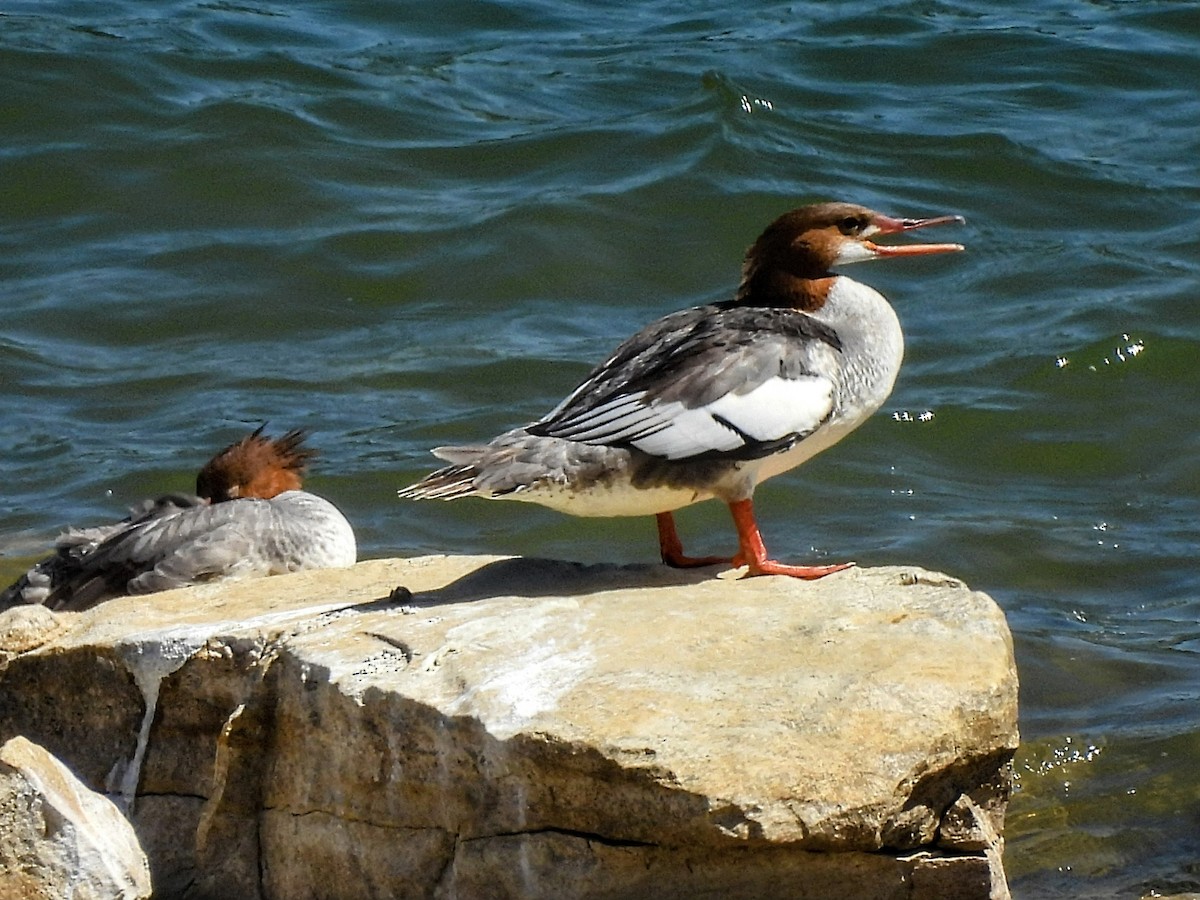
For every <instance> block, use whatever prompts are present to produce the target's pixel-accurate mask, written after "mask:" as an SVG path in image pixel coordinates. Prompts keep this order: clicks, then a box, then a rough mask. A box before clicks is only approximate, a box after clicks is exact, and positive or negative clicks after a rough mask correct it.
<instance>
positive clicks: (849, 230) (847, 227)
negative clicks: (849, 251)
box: [838, 216, 867, 237]
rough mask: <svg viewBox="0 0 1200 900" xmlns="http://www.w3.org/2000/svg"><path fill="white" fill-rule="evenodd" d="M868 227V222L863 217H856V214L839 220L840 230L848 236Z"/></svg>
mask: <svg viewBox="0 0 1200 900" xmlns="http://www.w3.org/2000/svg"><path fill="white" fill-rule="evenodd" d="M866 227H867V223H866V222H864V221H863V220H862V219H856V218H854V216H846V218H844V219H842V221H840V222H838V230H839V231H840V232H841V233H842V234H844V235H846V236H847V237H850V236H852V235H856V234H858V233H859V232H860V231H862V230H863V229H864V228H866Z"/></svg>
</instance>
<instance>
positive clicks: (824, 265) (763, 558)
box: [399, 203, 965, 579]
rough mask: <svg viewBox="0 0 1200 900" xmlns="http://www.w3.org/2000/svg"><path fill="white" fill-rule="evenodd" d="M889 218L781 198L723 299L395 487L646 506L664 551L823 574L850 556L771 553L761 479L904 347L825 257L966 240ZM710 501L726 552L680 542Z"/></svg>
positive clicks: (838, 430)
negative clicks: (932, 237)
mask: <svg viewBox="0 0 1200 900" xmlns="http://www.w3.org/2000/svg"><path fill="white" fill-rule="evenodd" d="M964 221H965V220H964V219H963V218H962V217H961V216H938V217H936V218H926V219H895V218H891V217H889V216H885V215H881V214H880V213H877V212H874V211H872V210H870V209H866V208H864V207H862V206H856V205H853V204H848V203H821V204H816V205H812V206H803V207H800V208H799V209H794V210H792V211H791V212H788V213H785V214H784V215H782V216H780V217H779V218H778V219H776V220H775V221H774V222H772V223H771V224H770V225H769V226H767V229H766V230H765V231H764V232H763V233H762V235H761V236H759V238H758V240H757V241H755V243H754V244H753V246H751V247H750V249H749V250H748V251H747V252H746V257H745V262H744V264H743V267H742V277H741V283H740V285H739V287H738V289H737V293H736V295H735V296H734V298H733V299H732V300H729V301H725V302H722V303H715V304H709V305H706V306H699V307H696V308H694V309H687V310H682V311H680V312H676V313H672V314H671V315H668V316H665V317H664V318H662V319H659V320H658V321H657V322H654V323H653V324H651V325H649V326H647V327H646V328H644V329H642V330H641V331H639V332H638V333H637V334H635V335H634V336H633V337H631V338H629V339H628V340H627V341H625V343H623V344H621V345H620V346H619V347H618V348H617V349H616V351H615V352H614V353H613V355H612V356H611V357H609V358H608V359H607V360H606V361H605V362H603V363H601V364H600V366H598V367H597V368H596V369H595V370H594V371H593V372H592V373H591V374H590V375H589V376H588V377H587V378H586V379H585V380H584V381H583V383H582V384H580V385H579V386H578V387H577V388H576V389H575V390H574V391H573V392H572V393H571V394H570V395H569V396H568V397H567V398H566V399H565V400H563V402H562V403H560V404H559V405H558V406H556V407H555V408H554V409H553V410H552V411H551V412H550V413H548V414H547V415H546V416H544V417H543V418H541V419H539V420H538V421H537V422H534V423H533V424H531V425H527V426H525V427H523V428H515V429H513V430H512V431H509V432H506V433H504V434H502V435H500V436H499V437H497V438H495V439H493V440H492V441H491V442H490V443H488V444H486V445H478V446H464V447H438V448H436V449H435V450H434V451H433V453H434V455H436V456H437V457H439V458H441V459H443V460H446V461H447V462H449V463H451V464H452V465H449V466H446V467H444V468H441V469H438V470H437V471H436V472H433V473H432V474H430V475H428V476H426V477H425V478H423V479H421V480H420V481H418V482H417V483H415V484H412V485H409V486H408V487H406V488H403V489H402V490H400V491H399V494H400V496H401V497H409V498H415V499H443V500H452V499H455V498H458V497H465V496H469V495H476V496H481V497H487V498H490V499H503V500H525V501H529V502H532V503H539V504H542V505H543V506H548V507H550V508H552V509H556V510H560V511H562V512H566V513H571V514H573V515H578V516H637V515H653V516H655V517H656V520H657V524H658V538H659V549H660V552H661V555H662V559H663V562H665V563H666V564H668V565H671V566H680V567H685V566H703V565H712V564H716V563H729V562H731V563H732V564H733V565H734V566H735V567H739V566H746V567H747V572H746V575H791V576H795V577H798V578H809V579H812V578H820V577H822V576H824V575H828V574H830V573H831V572H837V571H839V570H841V569H845V568H848V567H849V566H851V565H853V563H839V564H834V565H822V566H797V565H785V564H782V563H779V562H776V561H775V560H773V559H769V558H768V556H767V551H766V548H765V547H764V545H763V540H762V536H761V535H760V534H759V530H758V525H757V522H756V521H755V517H754V507H753V500H752V498H753V495H754V488H755V485H757V484H758V482H760V481H764V480H766V479H767V478H770V477H772V476H774V475H778V474H779V473H780V472H786V471H787V470H789V469H791V468H793V467H795V466H798V465H800V464H801V463H802V462H804V461H806V460H807V459H809V458H810V457H812V456H813V455H814V454H816V453H819V452H820V451H821V450H824V449H825V448H827V447H830V446H832V445H833V444H835V443H836V442H837V441H839V440H841V439H842V438H843V437H845V436H846V435H847V434H849V433H850V432H851V431H853V430H854V429H855V428H857V427H858V426H859V425H861V424H862V423H863V422H864V421H866V419H867V418H868V417H869V416H870V415H871V414H872V413H873V412H874V411H875V410H877V409H878V408H879V407H880V405H881V404H882V403H883V401H884V400H885V399H886V398H887V396H888V394H890V393H891V391H892V385H893V384H894V383H895V381H896V375H897V373H898V372H899V371H900V361H901V358H902V356H903V352H904V335H903V333H902V332H901V330H900V322H899V320H898V319H897V318H896V313H895V312H894V311H893V309H892V307H891V306H890V305H889V304H888V302H887V300H886V299H884V297H883V296H882V295H881V294H879V293H878V292H877V291H875V290H873V289H872V288H869V287H867V286H866V285H863V284H859V283H858V282H857V281H853V280H851V279H850V278H847V277H846V276H844V275H836V274H834V273H833V272H831V271H830V269H831V267H833V266H837V265H844V264H846V263H854V262H862V261H864V260H869V259H888V258H891V257H897V256H924V255H928V254H932V253H946V252H950V251H955V250H961V249H963V248H962V245H961V244H910V245H904V246H884V245H880V244H876V243H874V242H873V240H872V239H873V238H876V237H878V236H879V235H886V234H895V233H899V232H907V231H913V230H915V229H918V228H926V227H929V226H931V225H942V224H946V223H959V224H961V223H963V222H964ZM712 498H716V499H719V500H723V501H725V503H726V504H728V506H729V509H730V512H731V513H732V515H733V522H734V526H735V527H736V529H737V535H738V552H737V553H736V554H735V555H734V556H733V557H732V559H730V558H728V557H689V556H686V555H684V552H683V547H682V544H681V542H680V539H679V535H678V532H677V531H676V528H675V520H674V517H673V516H672V511H673V510H676V509H679V508H680V507H683V506H687V505H689V504H692V503H697V502H699V501H701V500H708V499H712Z"/></svg>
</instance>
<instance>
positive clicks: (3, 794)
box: [0, 737, 150, 900]
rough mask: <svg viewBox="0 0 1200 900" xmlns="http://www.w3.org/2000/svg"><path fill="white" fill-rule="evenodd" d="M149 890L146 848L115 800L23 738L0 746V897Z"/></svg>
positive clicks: (75, 899) (99, 897)
mask: <svg viewBox="0 0 1200 900" xmlns="http://www.w3.org/2000/svg"><path fill="white" fill-rule="evenodd" d="M149 896H150V869H149V867H148V865H147V862H146V855H145V854H144V853H143V852H142V849H141V847H139V846H138V842H137V837H136V835H135V834H134V832H133V828H132V826H130V824H129V822H127V821H126V820H125V818H124V817H123V816H122V815H121V813H120V811H118V809H117V808H116V806H114V805H113V803H112V802H111V801H109V800H108V799H106V798H104V797H101V796H99V795H98V794H95V793H93V792H92V791H90V790H88V789H87V788H86V787H84V786H83V785H82V784H81V783H80V782H79V780H78V779H77V778H76V777H75V776H74V775H72V774H71V772H70V771H69V770H68V769H67V768H66V767H65V766H64V765H63V764H62V763H61V762H59V761H58V760H57V759H55V758H54V757H53V756H51V755H50V754H49V753H47V752H46V751H45V750H43V749H42V748H41V747H39V746H37V745H36V744H33V743H30V742H29V741H27V740H26V739H25V738H22V737H15V738H12V739H11V740H9V741H7V742H6V743H5V744H4V746H2V747H0V898H3V900H39V898H46V900H50V898H63V900H107V898H111V900H118V898H120V900H134V898H144V897H149Z"/></svg>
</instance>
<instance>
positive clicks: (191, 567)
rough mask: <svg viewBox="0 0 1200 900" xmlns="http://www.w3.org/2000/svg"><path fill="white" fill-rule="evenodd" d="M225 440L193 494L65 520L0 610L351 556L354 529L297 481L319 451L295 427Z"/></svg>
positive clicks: (349, 561) (76, 602)
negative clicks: (77, 525)
mask: <svg viewBox="0 0 1200 900" xmlns="http://www.w3.org/2000/svg"><path fill="white" fill-rule="evenodd" d="M262 431H263V429H262V428H258V429H257V430H256V431H254V432H253V433H252V434H250V435H248V436H246V437H245V438H242V439H241V440H240V441H237V442H235V443H233V444H230V445H229V446H228V447H226V448H225V449H224V450H222V451H221V452H220V453H218V454H217V455H216V456H214V457H213V458H212V459H211V460H209V461H208V463H206V464H205V466H204V468H202V469H201V470H200V473H199V475H197V477H196V495H195V496H192V495H188V494H168V495H166V496H163V497H159V498H157V499H155V500H147V501H144V502H143V503H141V504H139V505H138V506H136V507H134V508H133V509H132V510H131V511H130V515H129V516H128V517H127V518H125V519H123V520H121V521H120V522H116V523H113V524H111V525H102V526H98V527H95V528H86V529H78V530H68V531H67V532H65V533H64V534H63V535H61V536H60V537H59V539H58V540H57V542H56V544H55V552H54V554H53V555H52V556H50V557H47V558H46V559H44V560H42V561H41V562H39V563H37V564H36V565H35V566H33V568H31V569H30V570H29V571H28V572H26V573H25V575H23V576H22V577H21V578H20V579H18V580H17V581H16V582H15V583H14V584H13V585H11V586H10V587H8V588H7V589H6V590H5V591H4V592H3V593H0V610H3V609H6V608H8V607H9V606H13V605H15V604H18V603H41V604H43V605H45V606H48V607H50V608H52V609H55V610H71V611H78V610H83V609H87V608H89V607H91V606H94V605H95V604H97V603H100V602H102V601H104V600H108V599H111V598H112V597H118V596H122V595H125V594H148V593H152V592H154V591H165V590H169V589H171V588H177V587H184V586H186V585H192V584H200V583H204V582H211V581H223V580H232V579H241V578H253V577H257V576H262V575H276V574H282V573H284V572H297V571H300V570H302V569H319V568H326V567H341V566H351V565H354V562H355V560H356V558H357V545H356V542H355V539H354V531H353V529H352V528H351V527H350V523H349V522H347V521H346V518H345V516H343V515H342V514H341V512H339V511H338V509H337V508H336V507H335V506H334V505H333V504H332V503H330V502H329V501H328V500H325V499H324V498H322V497H318V496H316V495H315V494H310V493H308V492H307V491H303V490H301V485H302V476H303V474H304V470H305V467H306V465H307V463H308V461H309V460H310V459H311V458H312V457H313V456H314V455H315V453H316V451H314V450H311V449H308V448H306V447H304V446H303V442H304V438H305V435H304V433H303V432H302V431H298V430H295V431H289V432H288V433H287V434H285V435H284V436H283V437H281V438H278V439H272V438H268V437H264V436H263V434H262Z"/></svg>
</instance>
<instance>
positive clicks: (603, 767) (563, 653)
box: [0, 557, 1017, 898]
mask: <svg viewBox="0 0 1200 900" xmlns="http://www.w3.org/2000/svg"><path fill="white" fill-rule="evenodd" d="M401 586H402V587H401ZM396 588H400V589H397V590H393V589H396ZM405 589H407V590H405ZM410 592H411V593H410ZM65 618H68V619H69V621H70V622H71V623H72V627H70V628H69V629H68V630H66V631H65V632H62V633H59V634H57V635H56V636H54V637H52V638H51V639H50V640H48V641H47V642H46V643H44V644H42V645H40V646H37V647H36V648H34V649H31V650H28V651H26V652H23V653H21V654H20V655H17V656H15V657H13V658H12V659H11V661H10V662H9V663H8V665H7V669H6V670H5V671H4V672H3V675H2V676H0V736H4V735H7V734H10V733H26V734H29V735H31V736H35V737H36V738H37V739H38V740H41V741H43V742H45V743H46V745H47V746H49V747H50V748H51V749H52V750H54V751H55V752H56V753H59V754H62V755H63V756H64V758H65V759H68V760H69V761H70V762H71V765H72V766H73V767H74V768H75V769H76V770H77V771H79V772H81V773H83V775H84V777H85V780H87V781H88V782H89V783H90V784H92V785H94V786H97V787H101V788H104V789H106V790H108V791H110V792H112V793H113V794H114V795H116V796H118V797H122V798H124V800H125V802H127V803H128V804H129V805H130V806H131V808H132V817H133V820H134V822H135V825H136V826H137V828H138V831H139V834H140V835H141V836H142V840H143V846H145V848H146V850H147V852H148V854H149V856H150V858H151V864H152V867H153V869H154V873H155V881H156V887H157V889H158V892H157V896H176V895H179V896H184V895H186V896H216V895H218V894H222V895H225V896H230V895H232V896H239V897H286V898H302V897H328V898H335V897H348V898H349V897H355V898H356V897H372V896H397V897H406V896H414V897H429V896H436V897H455V896H457V897H460V898H467V897H477V896H486V897H523V898H526V897H612V898H618V897H642V896H650V895H653V896H656V897H703V896H713V897H718V896H720V897H726V896H734V895H738V896H761V897H823V896H839V897H844V896H854V897H866V898H870V897H879V898H891V897H896V898H899V897H905V898H922V897H929V898H934V897H937V898H952V897H963V898H968V897H1003V896H1007V890H1006V888H1005V885H1004V880H1003V873H1002V871H1001V869H1000V864H999V848H1000V833H1001V831H1002V824H1003V809H1004V805H1005V802H1006V800H1007V791H1008V762H1009V760H1010V758H1011V756H1012V753H1013V751H1014V750H1015V747H1016V742H1017V732H1016V691H1017V683H1016V674H1015V668H1014V665H1013V658H1012V645H1011V639H1010V637H1009V633H1008V630H1007V627H1006V625H1005V622H1004V618H1003V616H1002V614H1001V613H1000V611H999V610H998V608H997V607H996V606H995V604H994V603H993V602H992V601H991V600H990V599H989V598H988V597H986V596H985V595H983V594H979V593H976V592H972V591H970V590H967V589H966V588H964V587H962V586H961V585H960V584H958V583H957V582H954V581H953V580H951V579H948V578H946V577H945V576H940V575H935V574H932V573H927V572H923V571H920V570H915V569H901V568H887V569H859V570H850V571H847V572H844V573H838V574H837V575H833V576H829V577H827V578H824V579H821V580H819V581H816V582H799V581H796V580H792V579H784V578H758V579H748V580H735V579H732V578H728V577H721V578H716V577H714V576H713V573H712V570H702V571H693V572H678V571H673V570H670V569H666V568H664V567H660V566H645V567H628V568H620V567H613V566H596V567H583V566H578V565H574V564H569V563H562V562H549V561H538V560H523V559H492V558H464V557H457V558H455V557H425V558H420V559H412V560H377V561H371V562H367V563H360V564H359V565H358V566H356V567H355V568H353V569H351V570H341V571H336V572H335V571H327V572H313V573H301V574H298V575H293V576H282V577H277V578H270V579H264V580H260V581H254V582H245V583H240V584H231V585H222V586H212V587H200V588H193V589H189V590H185V591H172V592H168V593H164V594H159V595H152V596H149V597H139V598H128V599H122V600H116V601H111V602H109V603H107V604H104V605H102V606H100V607H98V608H97V609H95V610H92V611H89V612H87V613H83V614H80V615H78V616H71V617H65ZM2 631H3V625H2V623H0V633H2ZM0 650H3V648H2V647H0ZM85 735H86V736H88V739H87V740H86V741H84V740H83V737H84V736H85ZM811 851H819V852H811Z"/></svg>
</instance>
